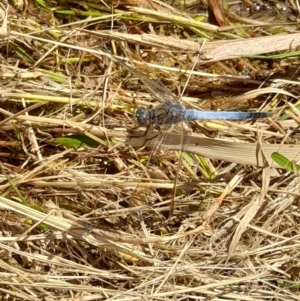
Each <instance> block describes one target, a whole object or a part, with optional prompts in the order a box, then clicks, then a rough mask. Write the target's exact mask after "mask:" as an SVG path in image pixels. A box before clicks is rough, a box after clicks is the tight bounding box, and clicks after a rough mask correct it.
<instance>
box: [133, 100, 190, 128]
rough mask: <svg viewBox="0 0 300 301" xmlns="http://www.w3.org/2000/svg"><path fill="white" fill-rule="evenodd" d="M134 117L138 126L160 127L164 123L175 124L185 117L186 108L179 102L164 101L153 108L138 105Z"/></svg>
mask: <svg viewBox="0 0 300 301" xmlns="http://www.w3.org/2000/svg"><path fill="white" fill-rule="evenodd" d="M135 119H136V121H137V123H138V124H139V125H140V126H150V125H152V126H154V128H160V127H161V126H163V125H164V124H169V125H172V124H176V123H179V122H181V121H183V120H185V119H186V110H185V109H184V107H183V106H182V105H180V104H174V103H172V102H171V101H166V102H165V103H162V104H160V105H158V106H156V107H155V108H153V107H152V106H151V107H149V108H143V107H139V108H137V110H136V113H135Z"/></svg>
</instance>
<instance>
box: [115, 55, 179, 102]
mask: <svg viewBox="0 0 300 301" xmlns="http://www.w3.org/2000/svg"><path fill="white" fill-rule="evenodd" d="M114 60H116V61H117V62H118V63H119V64H121V65H122V66H124V67H125V68H126V69H127V70H128V71H130V72H131V73H132V74H134V75H135V76H136V77H137V78H139V79H140V80H141V81H142V83H143V84H144V85H145V86H146V88H147V89H148V91H149V93H150V94H151V95H152V96H153V97H154V98H155V99H156V100H158V101H159V102H165V101H172V102H174V103H180V100H179V98H178V97H177V96H175V95H174V94H172V92H171V91H170V90H169V89H168V88H166V87H165V86H163V85H162V84H160V83H159V82H157V81H155V80H154V79H151V78H149V77H148V76H147V75H145V74H144V73H142V72H140V71H138V70H137V69H135V68H132V67H130V66H129V65H127V64H125V63H123V62H122V61H121V60H119V59H117V58H116V57H114Z"/></svg>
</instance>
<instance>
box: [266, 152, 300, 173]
mask: <svg viewBox="0 0 300 301" xmlns="http://www.w3.org/2000/svg"><path fill="white" fill-rule="evenodd" d="M271 157H272V159H273V161H274V162H276V163H277V164H278V165H279V166H281V167H282V168H284V169H286V170H288V171H292V172H298V171H300V165H299V164H296V163H295V162H294V161H290V160H289V159H287V158H286V157H285V156H283V155H281V154H279V153H277V152H274V153H273V154H272V155H271Z"/></svg>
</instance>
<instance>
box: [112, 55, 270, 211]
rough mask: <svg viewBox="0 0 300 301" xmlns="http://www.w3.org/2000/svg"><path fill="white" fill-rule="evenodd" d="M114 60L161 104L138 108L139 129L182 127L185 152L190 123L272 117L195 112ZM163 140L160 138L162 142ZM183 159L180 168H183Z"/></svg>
mask: <svg viewBox="0 0 300 301" xmlns="http://www.w3.org/2000/svg"><path fill="white" fill-rule="evenodd" d="M114 59H115V60H116V61H117V62H119V63H120V64H121V65H123V66H124V67H125V68H127V69H128V70H129V71H130V72H131V73H132V74H134V75H135V76H136V77H137V78H138V79H139V80H141V81H142V83H143V84H144V85H145V86H146V88H147V89H148V91H149V92H150V94H151V95H152V96H153V97H154V98H155V99H156V100H158V101H159V102H160V104H158V105H156V106H155V107H153V106H152V105H151V106H149V107H147V108H145V107H138V108H137V110H136V112H135V120H136V122H137V125H138V127H145V128H147V130H146V131H148V129H149V128H150V127H153V128H154V129H155V130H158V131H159V132H163V134H164V135H167V134H168V129H170V128H172V127H174V126H175V125H178V124H182V126H181V135H183V137H182V139H181V141H182V145H181V151H180V153H181V154H182V152H183V151H184V144H185V143H186V142H187V132H188V130H187V129H189V122H190V121H196V120H210V119H214V120H216V119H223V120H245V119H259V118H266V117H268V116H269V113H267V112H261V111H259V112H249V111H248V112H239V111H200V110H196V109H186V108H185V107H184V106H183V105H182V104H181V101H180V97H177V96H175V95H174V94H173V93H172V92H171V91H170V90H169V89H168V88H166V87H165V86H163V85H162V84H160V83H159V82H157V81H155V80H153V79H151V78H149V77H148V76H147V75H145V74H144V73H142V72H140V71H139V70H137V69H136V68H133V67H131V66H129V65H127V64H125V63H124V62H123V61H120V60H119V59H117V58H116V57H114ZM163 139H164V138H161V140H163ZM181 158H182V155H180V158H179V162H178V168H180V166H181ZM176 182H177V178H175V181H174V187H173V200H172V202H171V205H170V211H169V216H171V215H172V214H173V209H174V198H175V193H176Z"/></svg>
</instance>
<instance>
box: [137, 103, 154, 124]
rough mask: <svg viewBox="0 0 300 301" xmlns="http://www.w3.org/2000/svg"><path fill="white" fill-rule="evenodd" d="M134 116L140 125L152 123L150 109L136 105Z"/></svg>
mask: <svg viewBox="0 0 300 301" xmlns="http://www.w3.org/2000/svg"><path fill="white" fill-rule="evenodd" d="M134 117H135V120H136V122H137V123H138V124H139V125H140V126H149V125H150V124H151V123H152V121H151V111H150V110H149V109H146V108H143V107H138V108H137V110H136V112H135V116H134Z"/></svg>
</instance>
